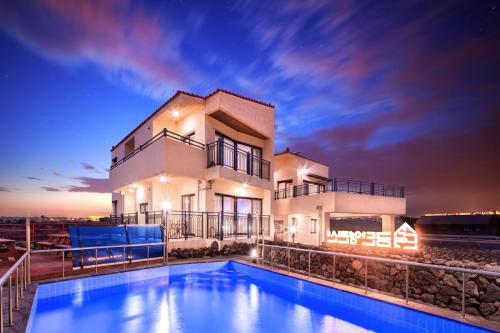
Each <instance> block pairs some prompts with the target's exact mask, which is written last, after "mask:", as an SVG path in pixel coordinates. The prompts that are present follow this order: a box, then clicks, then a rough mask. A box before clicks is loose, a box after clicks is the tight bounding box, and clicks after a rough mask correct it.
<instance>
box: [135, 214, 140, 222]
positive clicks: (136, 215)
mask: <svg viewBox="0 0 500 333" xmlns="http://www.w3.org/2000/svg"><path fill="white" fill-rule="evenodd" d="M135 224H139V213H138V212H137V211H136V212H135Z"/></svg>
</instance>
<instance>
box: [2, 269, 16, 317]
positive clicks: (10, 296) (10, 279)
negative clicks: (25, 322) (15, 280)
mask: <svg viewBox="0 0 500 333" xmlns="http://www.w3.org/2000/svg"><path fill="white" fill-rule="evenodd" d="M2 301H3V300H2ZM12 325H14V320H13V318H12V275H10V276H9V326H12Z"/></svg>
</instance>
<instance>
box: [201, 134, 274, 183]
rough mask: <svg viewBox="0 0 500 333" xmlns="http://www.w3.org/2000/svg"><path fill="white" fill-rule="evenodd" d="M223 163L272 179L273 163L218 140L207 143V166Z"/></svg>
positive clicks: (238, 169)
mask: <svg viewBox="0 0 500 333" xmlns="http://www.w3.org/2000/svg"><path fill="white" fill-rule="evenodd" d="M216 165H222V166H225V167H228V168H231V169H234V170H235V171H239V172H243V173H246V174H249V175H252V176H257V177H259V178H263V179H267V180H269V179H270V167H271V163H270V162H269V161H266V160H265V159H263V158H261V157H259V156H256V155H252V154H251V153H250V152H246V151H244V150H241V149H238V148H235V147H234V146H233V145H230V144H228V143H225V142H223V141H222V140H218V141H215V142H212V143H209V144H207V168H211V167H214V166H216Z"/></svg>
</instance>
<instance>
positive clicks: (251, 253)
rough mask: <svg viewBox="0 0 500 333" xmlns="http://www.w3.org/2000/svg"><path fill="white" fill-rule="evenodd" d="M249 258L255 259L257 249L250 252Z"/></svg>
mask: <svg viewBox="0 0 500 333" xmlns="http://www.w3.org/2000/svg"><path fill="white" fill-rule="evenodd" d="M250 257H252V258H257V249H252V250H251V251H250Z"/></svg>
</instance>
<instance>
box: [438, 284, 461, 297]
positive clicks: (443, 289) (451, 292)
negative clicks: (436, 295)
mask: <svg viewBox="0 0 500 333" xmlns="http://www.w3.org/2000/svg"><path fill="white" fill-rule="evenodd" d="M439 292H440V293H441V294H443V295H450V296H457V295H460V292H459V291H458V290H456V289H455V288H453V287H450V286H447V285H444V286H441V287H440V288H439Z"/></svg>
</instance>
